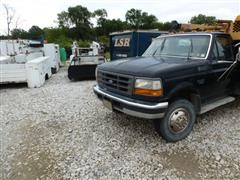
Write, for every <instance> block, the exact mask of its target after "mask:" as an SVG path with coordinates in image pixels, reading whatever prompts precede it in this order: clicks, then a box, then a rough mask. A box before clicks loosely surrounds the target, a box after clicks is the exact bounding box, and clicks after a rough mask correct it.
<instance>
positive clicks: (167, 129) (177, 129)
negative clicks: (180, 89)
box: [154, 99, 196, 142]
mask: <svg viewBox="0 0 240 180" xmlns="http://www.w3.org/2000/svg"><path fill="white" fill-rule="evenodd" d="M195 121H196V112H195V108H194V106H193V104H192V103H191V102H190V101H188V100H185V99H180V100H177V101H174V102H173V103H172V104H171V105H170V106H169V108H168V110H167V112H166V114H165V116H164V118H163V119H158V120H155V122H154V123H155V124H154V125H155V129H156V131H157V132H158V133H159V134H160V135H161V136H162V137H163V138H164V139H165V140H166V141H167V142H176V141H179V140H182V139H184V138H186V137H187V136H188V135H189V134H190V132H191V131H192V129H193V126H194V123H195Z"/></svg>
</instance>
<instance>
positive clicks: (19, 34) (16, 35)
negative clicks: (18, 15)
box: [11, 28, 28, 39]
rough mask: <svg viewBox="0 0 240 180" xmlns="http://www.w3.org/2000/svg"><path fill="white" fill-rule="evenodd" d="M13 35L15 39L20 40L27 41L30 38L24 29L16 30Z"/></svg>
mask: <svg viewBox="0 0 240 180" xmlns="http://www.w3.org/2000/svg"><path fill="white" fill-rule="evenodd" d="M11 34H12V38H13V39H18V38H21V39H27V38H28V32H27V31H25V30H23V29H18V28H15V29H13V30H12V31H11Z"/></svg>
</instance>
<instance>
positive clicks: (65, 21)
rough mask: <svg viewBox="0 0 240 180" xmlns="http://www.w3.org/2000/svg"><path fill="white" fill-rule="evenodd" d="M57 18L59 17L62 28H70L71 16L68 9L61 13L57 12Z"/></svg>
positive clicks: (59, 24)
mask: <svg viewBox="0 0 240 180" xmlns="http://www.w3.org/2000/svg"><path fill="white" fill-rule="evenodd" d="M57 16H58V17H57V19H58V26H59V27H60V28H70V26H71V21H70V18H69V13H68V12H66V11H62V12H61V13H59V14H57Z"/></svg>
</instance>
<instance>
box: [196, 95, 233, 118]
mask: <svg viewBox="0 0 240 180" xmlns="http://www.w3.org/2000/svg"><path fill="white" fill-rule="evenodd" d="M234 100H235V98H234V97H231V96H228V97H224V98H221V99H218V100H216V101H212V102H210V103H208V104H205V105H203V106H202V108H201V112H200V114H204V113H206V112H208V111H211V110H213V109H215V108H217V107H219V106H222V105H224V104H228V103H230V102H233V101H234Z"/></svg>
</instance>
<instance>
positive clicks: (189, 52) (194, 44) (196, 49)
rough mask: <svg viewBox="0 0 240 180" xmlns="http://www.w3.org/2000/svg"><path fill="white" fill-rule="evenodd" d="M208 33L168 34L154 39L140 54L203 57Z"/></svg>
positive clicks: (208, 37) (208, 40) (206, 49)
mask: <svg viewBox="0 0 240 180" xmlns="http://www.w3.org/2000/svg"><path fill="white" fill-rule="evenodd" d="M209 42H210V36H209V35H183V36H181V35H180V36H169V37H162V38H157V39H154V40H153V42H152V44H151V45H150V46H149V47H148V49H147V50H146V51H145V52H144V54H143V55H142V56H162V57H183V58H205V57H206V55H207V52H208V48H209Z"/></svg>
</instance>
